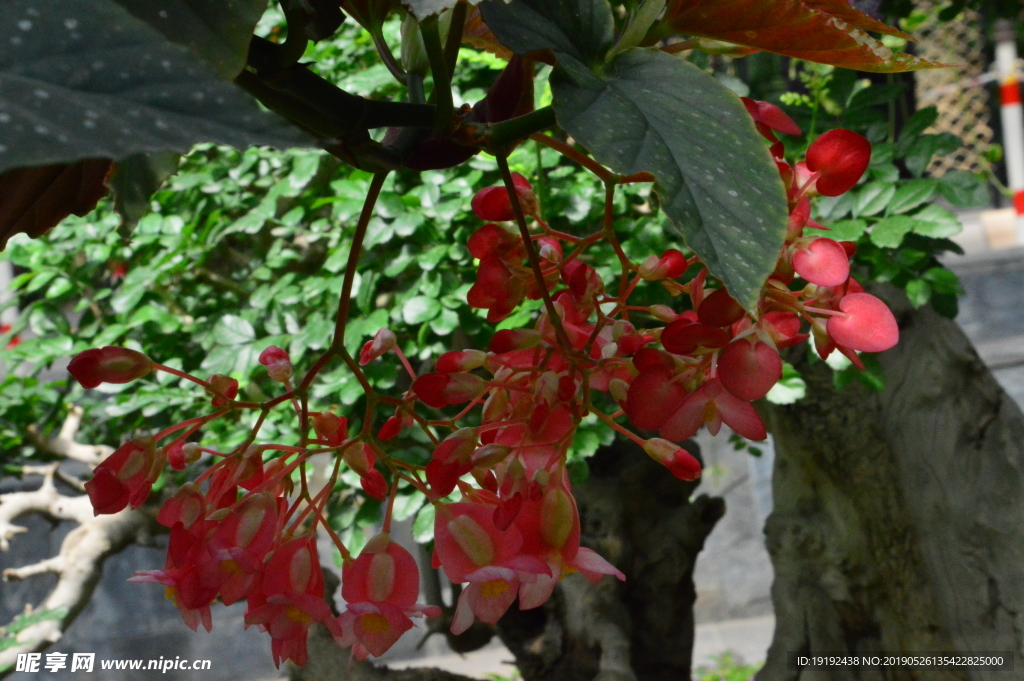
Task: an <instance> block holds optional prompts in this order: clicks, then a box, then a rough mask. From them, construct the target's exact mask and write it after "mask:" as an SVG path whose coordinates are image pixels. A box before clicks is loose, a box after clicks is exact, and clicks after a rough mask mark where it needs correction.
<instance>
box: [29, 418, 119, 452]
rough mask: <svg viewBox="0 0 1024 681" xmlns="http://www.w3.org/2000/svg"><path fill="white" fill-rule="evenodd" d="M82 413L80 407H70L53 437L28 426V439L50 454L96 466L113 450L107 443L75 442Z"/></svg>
mask: <svg viewBox="0 0 1024 681" xmlns="http://www.w3.org/2000/svg"><path fill="white" fill-rule="evenodd" d="M82 414H83V411H82V408H81V407H77V406H76V407H72V408H71V410H70V411H69V412H68V416H67V418H66V419H64V424H63V425H62V426H61V428H60V432H59V433H58V434H57V437H55V438H46V437H43V436H42V435H41V434H40V433H39V431H38V430H36V429H35V428H29V429H28V437H29V440H30V441H31V442H32V444H33V445H34V446H35V447H37V448H38V449H41V450H43V451H45V452H49V453H50V454H57V455H58V456H64V457H67V458H69V459H75V460H77V461H84V462H85V463H87V464H89V465H90V466H96V465H98V464H99V463H100V462H101V461H103V459H105V458H107V457H108V456H110V455H111V454H112V453H113V452H114V448H113V447H108V446H107V445H85V444H82V443H80V442H75V434H76V433H78V427H79V426H80V425H81V424H82Z"/></svg>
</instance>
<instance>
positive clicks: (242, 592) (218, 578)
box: [200, 492, 279, 605]
mask: <svg viewBox="0 0 1024 681" xmlns="http://www.w3.org/2000/svg"><path fill="white" fill-rule="evenodd" d="M278 508H279V500H278V499H276V498H274V497H273V496H271V494H270V493H269V492H259V493H256V494H251V495H249V496H247V497H245V498H243V499H242V500H241V501H239V502H238V503H237V504H235V505H234V506H232V507H231V510H230V511H229V513H228V515H227V516H226V517H225V518H224V520H222V521H220V523H219V524H218V525H217V529H216V530H215V531H214V532H213V536H212V537H211V538H210V541H209V543H208V547H207V548H208V552H207V554H206V555H205V556H203V557H202V558H201V559H200V564H201V569H202V573H203V584H204V585H207V586H211V587H215V588H216V589H217V590H218V591H219V592H220V598H221V600H222V601H223V602H224V605H231V604H232V603H235V602H236V601H239V600H241V599H242V598H245V596H246V595H247V594H248V593H249V590H250V588H251V587H252V584H253V581H254V580H255V578H256V575H257V574H258V573H259V572H260V571H261V570H262V569H263V560H264V558H266V556H267V554H268V553H269V552H270V549H271V547H272V546H273V544H274V535H275V532H276V531H277V519H278Z"/></svg>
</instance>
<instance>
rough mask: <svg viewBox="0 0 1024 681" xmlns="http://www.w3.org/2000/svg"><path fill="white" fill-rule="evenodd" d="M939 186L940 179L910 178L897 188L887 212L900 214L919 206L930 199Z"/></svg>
mask: <svg viewBox="0 0 1024 681" xmlns="http://www.w3.org/2000/svg"><path fill="white" fill-rule="evenodd" d="M938 188H939V181H938V180H935V179H932V178H925V179H922V180H910V181H909V182H907V183H905V184H904V185H903V186H901V187H900V188H899V189H897V190H896V193H895V194H894V195H893V197H892V201H890V202H889V207H888V211H887V212H888V214H889V215H898V214H899V213H906V212H907V211H908V210H911V209H913V208H917V207H918V206H920V205H921V204H922V203H925V202H927V201H930V200H931V198H932V197H933V196H935V192H936V191H937V190H938Z"/></svg>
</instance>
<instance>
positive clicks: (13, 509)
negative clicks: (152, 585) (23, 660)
mask: <svg viewBox="0 0 1024 681" xmlns="http://www.w3.org/2000/svg"><path fill="white" fill-rule="evenodd" d="M75 427H77V426H75ZM81 446H85V445H81ZM56 471H57V464H56V463H54V464H50V465H48V466H26V467H25V468H24V472H25V473H28V474H36V475H42V476H43V484H42V486H40V488H39V489H37V490H34V491H31V492H10V493H8V494H3V495H0V550H4V551H6V550H7V549H8V548H9V547H10V540H11V538H12V537H13V536H14V535H16V534H18V533H20V532H24V531H25V528H24V527H21V526H18V525H15V524H14V521H15V520H16V519H18V518H19V517H21V516H24V515H27V514H30V513H40V514H43V515H45V516H48V517H50V518H55V519H59V520H71V521H74V522H76V523H78V527H76V528H75V529H74V530H72V531H71V532H70V533H69V534H68V535H67V537H65V538H64V541H63V543H61V547H60V551H59V552H58V554H57V555H56V556H52V557H50V558H46V559H44V560H41V561H39V562H37V563H33V564H31V565H24V566H21V567H17V568H11V569H7V570H4V572H3V578H4V579H5V580H8V579H26V578H28V577H33V576H35V575H40V574H46V573H53V574H56V575H57V576H58V578H57V584H56V586H55V587H54V588H53V590H52V591H51V592H50V595H49V596H48V597H47V598H46V600H45V601H44V602H43V603H42V604H41V605H40V606H39V607H38V608H36V610H37V611H38V610H61V611H63V612H64V613H65V614H64V616H63V617H61V618H60V619H56V620H46V621H43V622H38V623H36V624H33V625H31V626H29V627H27V628H25V629H23V630H22V631H21V632H19V634H18V637H17V641H18V645H15V646H13V647H11V648H8V649H6V650H3V651H0V669H3V668H4V667H5V666H7V665H13V664H14V662H15V661H16V660H17V656H18V653H25V652H35V651H39V650H42V649H43V648H45V647H46V646H48V645H50V644H51V643H53V642H54V641H57V640H59V639H60V638H61V636H62V635H63V634H64V631H65V629H67V627H68V626H69V625H70V624H71V622H72V621H74V618H75V617H76V616H77V614H78V613H79V612H80V611H81V610H82V608H84V607H85V604H86V603H87V602H88V600H89V597H90V596H91V595H92V592H93V589H94V588H95V586H96V583H97V582H98V581H99V576H100V570H101V567H102V565H103V561H104V560H105V559H106V558H107V556H109V555H111V554H113V553H116V552H117V551H120V550H121V549H122V548H124V547H125V546H126V545H127V544H129V543H130V542H132V541H133V540H134V539H135V537H136V536H137V535H138V534H139V532H140V531H142V530H143V529H144V528H145V527H146V526H147V524H148V523H149V522H151V519H150V518H149V517H148V516H147V515H145V514H143V513H141V512H139V511H134V510H130V509H125V510H124V511H121V512H120V513H116V514H113V515H101V516H94V515H93V510H92V505H91V503H90V502H89V497H87V496H85V495H82V496H73V497H69V496H64V495H62V494H60V493H59V492H58V491H57V489H56V487H55V486H54V483H53V478H54V475H55V474H56ZM2 675H3V674H0V676H2Z"/></svg>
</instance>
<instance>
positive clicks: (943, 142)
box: [905, 132, 963, 177]
mask: <svg viewBox="0 0 1024 681" xmlns="http://www.w3.org/2000/svg"><path fill="white" fill-rule="evenodd" d="M961 146H963V141H962V140H961V139H960V138H959V137H957V136H956V135H953V134H951V133H948V132H944V133H942V134H941V135H924V136H922V137H918V138H917V140H915V141H914V143H913V144H912V145H911V146H910V150H909V151H907V157H906V159H905V163H906V164H907V169H908V170H910V172H912V173H913V174H914V176H915V177H921V175H922V173H924V171H925V170H926V169H927V168H928V164H929V163H931V161H932V157H933V156H935V155H939V156H945V155H946V154H951V153H953V152H954V151H956V150H957V149H959V148H960V147H961Z"/></svg>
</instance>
